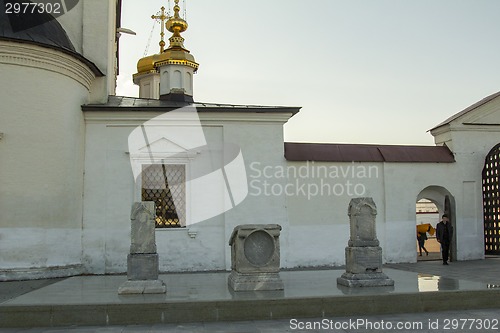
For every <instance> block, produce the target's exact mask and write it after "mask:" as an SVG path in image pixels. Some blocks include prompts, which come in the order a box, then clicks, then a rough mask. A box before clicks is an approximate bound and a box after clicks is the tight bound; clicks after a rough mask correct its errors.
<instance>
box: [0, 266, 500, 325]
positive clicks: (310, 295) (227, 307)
mask: <svg viewBox="0 0 500 333" xmlns="http://www.w3.org/2000/svg"><path fill="white" fill-rule="evenodd" d="M343 272H344V271H343V270H341V269H339V270H316V271H285V272H282V273H281V276H282V279H283V281H284V284H285V290H284V291H283V292H260V293H259V292H238V293H234V292H232V291H231V290H229V288H228V287H227V276H228V273H195V274H168V275H162V276H161V278H162V279H163V280H164V281H165V282H166V284H167V294H166V295H140V296H139V295H135V296H119V295H118V294H117V290H118V286H119V285H120V284H121V283H122V282H124V281H125V280H126V277H125V276H80V277H72V278H67V279H63V280H60V281H57V282H54V283H50V282H51V281H47V282H45V283H41V282H39V283H40V287H39V288H33V290H31V291H29V290H25V292H24V293H22V292H19V290H18V291H17V292H16V291H15V290H11V291H10V292H8V293H10V295H11V296H10V297H9V296H5V295H4V296H3V298H2V301H1V303H0V327H18V328H12V329H9V331H8V332H25V331H26V330H23V329H21V328H22V327H29V328H33V327H65V328H63V331H64V330H65V331H67V330H68V329H70V328H71V329H72V330H73V329H75V332H98V331H99V332H101V331H104V330H103V329H109V331H110V332H118V331H120V332H121V331H123V332H128V331H134V328H135V329H138V330H135V331H137V332H147V331H161V330H156V328H159V327H169V330H167V332H170V331H178V330H179V329H180V331H184V332H186V331H187V332H189V331H190V330H189V329H188V330H183V329H182V327H191V328H192V329H193V330H191V331H193V332H194V331H197V332H198V331H199V332H202V331H203V330H201V329H202V328H203V329H206V327H209V326H210V325H212V327H215V328H217V331H218V332H224V330H221V325H231V326H234V325H236V326H238V323H234V322H233V321H243V323H246V324H247V326H248V325H250V326H251V327H253V328H255V329H256V327H257V326H258V323H260V321H263V320H273V321H272V322H269V321H264V323H268V324H269V325H271V326H272V323H276V324H278V323H279V325H281V326H280V327H281V328H284V327H283V325H285V326H286V327H290V322H289V318H320V319H319V320H321V318H355V317H357V318H360V317H361V316H362V317H367V316H372V317H371V318H381V317H380V316H386V317H385V318H386V319H387V318H391V320H392V319H394V318H398V316H400V318H402V317H401V316H402V315H403V314H406V316H407V314H408V313H412V314H413V316H423V318H429V320H430V319H431V317H430V315H431V314H432V315H434V313H437V312H441V311H447V310H449V311H455V312H454V313H455V314H456V315H461V314H462V313H463V315H468V314H470V311H471V310H474V309H482V310H480V311H482V312H478V314H477V315H478V316H479V317H486V316H490V317H491V318H490V319H494V318H493V317H492V316H493V315H494V314H495V313H496V314H497V317H496V318H497V319H500V318H499V315H498V313H500V311H499V309H500V297H499V296H500V260H499V259H492V258H491V259H487V260H481V261H469V262H455V263H451V264H450V265H449V266H443V265H441V263H440V262H439V261H434V262H418V263H416V264H400V265H389V267H387V268H386V269H385V270H384V272H385V273H386V274H387V275H388V276H389V277H390V278H392V279H394V280H395V286H394V287H376V288H354V289H352V288H351V289H349V288H346V287H342V286H337V284H336V278H337V277H338V276H340V275H341V274H342V273H343ZM6 283H8V282H4V283H0V290H2V286H4V284H6ZM19 283H21V282H19ZM26 283H31V284H33V283H34V282H33V281H32V282H26ZM21 284H22V283H21ZM3 290H5V288H4V289H3ZM484 309H492V310H484ZM457 311H458V312H457ZM489 311H491V312H489ZM430 313H431V314H430ZM388 315H390V317H387V316H388ZM377 316H378V317H377ZM210 322H212V323H213V324H209V323H210ZM224 322H225V323H226V324H224ZM228 322H231V323H228ZM179 323H184V324H179ZM185 323H197V324H185ZM200 323H204V324H200ZM74 325H77V326H81V327H80V328H75V327H74ZM137 325H141V326H140V327H139V326H137ZM200 325H202V326H200ZM255 325H257V326H255ZM83 326H87V328H83ZM88 326H90V327H88ZM243 326H245V325H240V328H241V327H243ZM20 327H21V328H20ZM92 327H93V328H92ZM120 327H121V330H120ZM179 327H180V328H179ZM92 329H94V331H92ZM112 329H113V330H112ZM37 330H38V331H37ZM106 331H107V330H106ZM260 331H261V330H260V329H259V330H240V329H238V330H234V332H260ZM285 331H286V330H285ZM291 331H297V330H291ZM307 331H309V330H307ZM313 331H314V330H313ZM348 331H349V330H344V329H343V330H339V332H348ZM489 331H491V330H489ZM496 331H498V330H496ZM26 332H62V331H60V330H54V329H53V330H43V329H34V328H33V329H30V330H28V331H26ZM231 332H232V331H231ZM270 332H271V331H270ZM275 332H277V331H275Z"/></svg>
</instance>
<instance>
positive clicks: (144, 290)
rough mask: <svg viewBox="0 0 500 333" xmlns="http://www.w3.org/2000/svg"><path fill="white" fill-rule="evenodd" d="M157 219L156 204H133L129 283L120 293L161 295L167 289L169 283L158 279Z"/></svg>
mask: <svg viewBox="0 0 500 333" xmlns="http://www.w3.org/2000/svg"><path fill="white" fill-rule="evenodd" d="M154 217H155V204H154V202H149V201H144V202H136V203H134V204H133V206H132V212H131V214H130V221H131V246H130V254H129V255H128V256H127V277H128V281H127V282H125V283H123V284H122V285H121V286H120V287H119V288H118V294H121V295H124V294H125V295H126V294H158V293H160V294H161V293H165V292H166V290H167V288H166V286H165V284H164V283H163V282H162V281H161V280H158V274H159V261H158V254H157V253H156V241H155V221H154Z"/></svg>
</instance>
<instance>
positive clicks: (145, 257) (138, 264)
mask: <svg viewBox="0 0 500 333" xmlns="http://www.w3.org/2000/svg"><path fill="white" fill-rule="evenodd" d="M158 273H159V262H158V254H156V253H155V254H129V255H128V256H127V277H128V279H129V280H132V281H133V280H156V279H158Z"/></svg>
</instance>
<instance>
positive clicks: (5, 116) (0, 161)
mask: <svg viewBox="0 0 500 333" xmlns="http://www.w3.org/2000/svg"><path fill="white" fill-rule="evenodd" d="M13 54H15V55H16V56H15V57H12V55H13ZM68 68H71V70H68ZM0 71H1V72H2V76H1V81H0V82H1V84H2V88H1V89H0V100H1V101H2V106H1V112H0V132H2V133H4V134H3V138H2V140H1V141H0V156H2V158H0V184H1V186H0V239H1V242H0V261H1V262H2V270H3V271H2V278H5V277H6V276H7V277H8V276H9V275H11V276H14V277H16V276H17V277H21V278H22V277H25V275H24V274H25V273H26V272H30V271H39V270H44V269H46V270H51V269H53V268H56V267H58V266H68V265H79V264H80V262H81V228H82V224H81V221H82V191H83V158H84V155H83V147H84V121H83V115H82V113H81V109H80V105H81V104H83V103H85V102H86V100H87V97H88V94H89V90H88V89H89V86H88V85H86V84H87V83H88V82H89V80H91V77H92V76H93V74H92V73H91V72H90V70H89V69H88V68H87V69H86V67H85V66H83V65H82V64H80V63H78V61H76V60H74V59H72V58H71V57H70V56H67V55H65V54H62V53H60V52H58V51H54V50H52V49H45V48H43V47H38V46H29V45H23V44H20V43H15V42H0Z"/></svg>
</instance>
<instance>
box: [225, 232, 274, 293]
mask: <svg viewBox="0 0 500 333" xmlns="http://www.w3.org/2000/svg"><path fill="white" fill-rule="evenodd" d="M280 231H281V226H279V225H277V224H246V225H240V226H237V227H236V228H234V230H233V233H232V235H231V239H230V241H229V245H230V246H231V268H232V271H231V274H230V275H229V278H228V284H229V287H231V289H233V290H234V291H251V290H282V289H283V288H284V287H283V281H282V280H281V278H280V276H279V271H280V246H279V235H280Z"/></svg>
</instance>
